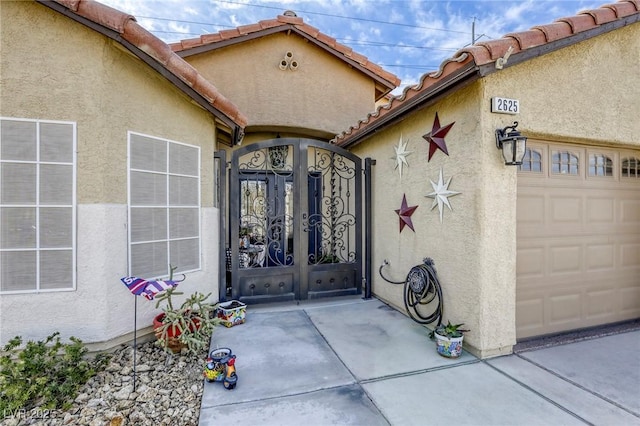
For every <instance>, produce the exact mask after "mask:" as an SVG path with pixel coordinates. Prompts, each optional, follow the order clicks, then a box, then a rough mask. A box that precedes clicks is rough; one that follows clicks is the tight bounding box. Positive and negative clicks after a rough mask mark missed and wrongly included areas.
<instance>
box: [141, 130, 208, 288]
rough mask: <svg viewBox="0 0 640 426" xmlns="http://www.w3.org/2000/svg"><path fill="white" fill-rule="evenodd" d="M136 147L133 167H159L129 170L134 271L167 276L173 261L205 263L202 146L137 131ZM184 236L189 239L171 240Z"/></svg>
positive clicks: (190, 266)
mask: <svg viewBox="0 0 640 426" xmlns="http://www.w3.org/2000/svg"><path fill="white" fill-rule="evenodd" d="M130 152H131V156H132V158H131V161H130V164H131V167H132V168H136V167H137V168H140V169H145V170H153V171H154V172H143V171H134V170H130V172H129V179H130V182H131V183H130V188H131V189H130V191H131V193H130V200H131V204H130V206H129V209H130V218H131V223H130V226H131V241H130V252H131V264H130V271H131V274H132V275H136V276H141V277H144V278H154V277H155V278H157V277H165V276H167V275H168V273H169V263H171V264H172V266H177V267H178V268H179V270H194V269H199V268H200V224H199V217H200V205H199V204H200V180H199V177H200V164H199V157H200V149H199V148H198V147H194V146H188V145H182V144H179V143H174V142H170V141H166V140H161V139H151V138H145V137H142V136H139V135H131V138H130ZM134 157H135V158H134ZM163 161H164V162H163ZM147 163H149V164H147ZM167 167H168V170H167ZM142 206H149V207H153V208H147V209H145V208H140V207H142ZM172 206H184V207H190V208H172ZM183 238H186V239H187V240H184V241H186V242H181V241H182V240H180V241H171V240H172V239H183Z"/></svg>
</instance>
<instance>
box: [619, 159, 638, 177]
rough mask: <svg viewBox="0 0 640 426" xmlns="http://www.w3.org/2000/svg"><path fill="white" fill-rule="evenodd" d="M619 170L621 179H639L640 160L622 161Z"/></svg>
mask: <svg viewBox="0 0 640 426" xmlns="http://www.w3.org/2000/svg"><path fill="white" fill-rule="evenodd" d="M621 169H622V170H621V172H622V176H623V177H636V178H637V177H640V158H635V157H631V158H625V159H623V160H622V167H621Z"/></svg>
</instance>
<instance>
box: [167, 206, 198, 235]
mask: <svg viewBox="0 0 640 426" xmlns="http://www.w3.org/2000/svg"><path fill="white" fill-rule="evenodd" d="M169 223H170V226H169V229H170V231H169V238H187V237H197V236H198V234H199V227H198V209H170V210H169Z"/></svg>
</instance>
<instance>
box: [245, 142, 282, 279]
mask: <svg viewBox="0 0 640 426" xmlns="http://www.w3.org/2000/svg"><path fill="white" fill-rule="evenodd" d="M292 148H293V147H292V146H290V145H282V146H273V147H269V148H264V149H259V150H256V151H252V152H250V153H248V154H246V155H244V156H242V157H241V158H240V162H239V165H238V168H239V176H240V194H239V195H240V218H239V227H240V229H239V247H240V253H239V257H240V261H239V265H240V268H251V267H278V266H289V265H292V264H293V263H294V244H293V242H294V237H293V231H294V226H293V214H294V211H293V209H294V202H293V177H294V175H293V153H292Z"/></svg>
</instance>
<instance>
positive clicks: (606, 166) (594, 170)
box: [589, 154, 613, 176]
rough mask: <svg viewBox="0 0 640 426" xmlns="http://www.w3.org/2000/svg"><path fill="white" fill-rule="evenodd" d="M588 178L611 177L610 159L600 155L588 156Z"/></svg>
mask: <svg viewBox="0 0 640 426" xmlns="http://www.w3.org/2000/svg"><path fill="white" fill-rule="evenodd" d="M589 176H613V161H612V160H611V158H609V157H607V156H606V155H601V154H589Z"/></svg>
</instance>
